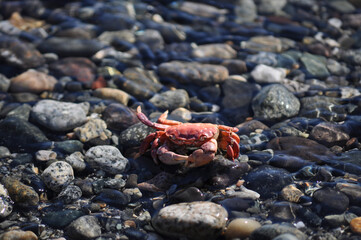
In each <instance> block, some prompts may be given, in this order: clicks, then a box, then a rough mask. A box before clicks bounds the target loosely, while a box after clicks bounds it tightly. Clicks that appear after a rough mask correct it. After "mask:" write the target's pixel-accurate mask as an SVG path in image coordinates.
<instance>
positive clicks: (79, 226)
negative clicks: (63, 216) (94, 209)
mask: <svg viewBox="0 0 361 240" xmlns="http://www.w3.org/2000/svg"><path fill="white" fill-rule="evenodd" d="M66 232H67V234H68V235H69V236H70V237H71V238H75V239H92V238H96V237H99V236H100V235H101V233H102V230H101V226H100V223H99V221H98V219H97V218H96V217H95V216H91V215H85V216H81V217H79V218H78V219H76V220H75V221H73V222H72V223H71V224H70V225H69V226H68V227H67V228H66Z"/></svg>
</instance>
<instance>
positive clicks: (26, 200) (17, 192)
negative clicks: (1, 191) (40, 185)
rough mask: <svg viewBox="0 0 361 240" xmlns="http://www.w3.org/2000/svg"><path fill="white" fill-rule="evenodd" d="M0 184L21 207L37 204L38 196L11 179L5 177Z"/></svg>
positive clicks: (25, 186)
mask: <svg viewBox="0 0 361 240" xmlns="http://www.w3.org/2000/svg"><path fill="white" fill-rule="evenodd" d="M2 184H4V187H5V188H6V189H7V190H8V192H9V195H10V197H11V199H12V200H13V201H14V202H15V204H18V205H19V206H22V207H29V206H36V205H38V203H39V195H38V194H37V193H36V192H35V190H34V189H33V188H32V187H30V186H27V185H25V184H24V183H22V182H20V181H19V180H17V179H16V178H13V177H5V178H3V179H2Z"/></svg>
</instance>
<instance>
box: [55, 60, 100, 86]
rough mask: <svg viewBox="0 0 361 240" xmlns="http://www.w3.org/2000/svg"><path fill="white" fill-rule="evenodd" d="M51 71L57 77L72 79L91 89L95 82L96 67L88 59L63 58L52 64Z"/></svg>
mask: <svg viewBox="0 0 361 240" xmlns="http://www.w3.org/2000/svg"><path fill="white" fill-rule="evenodd" d="M49 69H50V71H51V73H53V74H54V75H55V76H58V77H63V76H68V77H72V78H74V79H75V80H77V81H79V82H80V83H84V84H85V85H86V86H88V87H90V86H91V83H92V82H93V81H94V80H95V74H96V66H95V64H94V63H93V62H92V61H90V60H89V59H87V58H82V57H77V58H76V57H68V58H63V59H60V60H58V61H56V62H53V63H52V64H50V65H49Z"/></svg>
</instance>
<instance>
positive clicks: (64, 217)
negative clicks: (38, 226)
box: [41, 209, 84, 228]
mask: <svg viewBox="0 0 361 240" xmlns="http://www.w3.org/2000/svg"><path fill="white" fill-rule="evenodd" d="M83 215H84V213H83V212H82V211H79V210H68V209H65V210H59V211H55V212H47V213H45V215H44V216H43V217H42V218H41V219H42V222H43V223H44V224H46V225H48V226H50V227H53V228H64V227H66V226H68V225H69V224H70V223H71V222H72V221H74V220H75V219H77V218H79V217H81V216H83Z"/></svg>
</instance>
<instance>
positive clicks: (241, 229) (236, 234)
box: [224, 218, 261, 239]
mask: <svg viewBox="0 0 361 240" xmlns="http://www.w3.org/2000/svg"><path fill="white" fill-rule="evenodd" d="M259 227H261V224H260V223H259V222H258V221H256V220H254V219H250V218H235V219H233V220H232V221H231V222H230V223H229V224H228V225H227V230H226V231H225V233H224V235H225V237H226V239H233V238H247V237H249V236H250V235H251V233H252V232H253V231H254V230H256V229H257V228H259Z"/></svg>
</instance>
